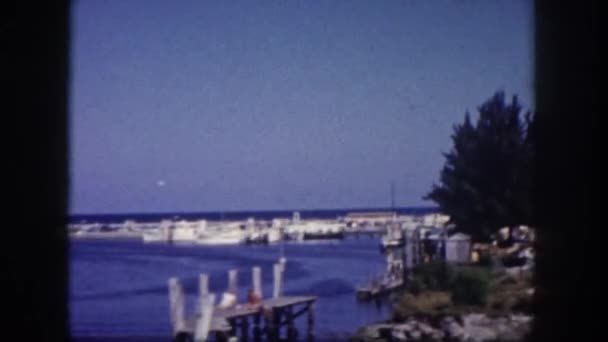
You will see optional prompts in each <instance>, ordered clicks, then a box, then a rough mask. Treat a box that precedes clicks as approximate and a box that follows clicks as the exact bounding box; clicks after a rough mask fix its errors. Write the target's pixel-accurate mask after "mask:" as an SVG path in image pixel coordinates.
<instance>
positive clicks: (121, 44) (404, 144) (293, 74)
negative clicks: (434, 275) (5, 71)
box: [70, 0, 534, 214]
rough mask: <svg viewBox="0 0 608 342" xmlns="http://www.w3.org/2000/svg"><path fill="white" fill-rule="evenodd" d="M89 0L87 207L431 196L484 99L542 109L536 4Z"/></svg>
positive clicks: (80, 42)
mask: <svg viewBox="0 0 608 342" xmlns="http://www.w3.org/2000/svg"><path fill="white" fill-rule="evenodd" d="M72 6H73V7H72V43H71V44H72V48H71V59H72V60H71V68H72V69H71V89H70V91H71V96H70V184H71V186H70V212H71V213H72V214H87V213H90V214H93V213H95V214H101V213H136V212H137V213H148V212H188V211H203V212H205V211H238V210H295V209H299V210H304V209H332V208H363V207H388V206H390V203H391V198H390V187H391V183H394V184H395V190H396V193H395V203H396V205H398V206H432V205H433V203H432V202H427V201H424V200H423V199H422V197H423V196H424V195H425V194H426V193H427V192H428V191H429V190H430V188H431V186H432V184H433V183H434V182H436V181H437V180H438V177H439V172H440V170H441V167H442V166H443V163H444V158H443V156H442V153H443V152H447V151H449V150H450V148H451V138H450V136H451V134H452V129H453V125H454V124H457V123H459V122H462V121H463V119H464V114H465V112H466V111H467V110H468V111H471V112H472V113H475V112H476V109H477V107H478V106H479V105H480V104H481V103H483V102H484V101H485V100H487V99H488V98H489V97H490V96H492V95H493V94H494V92H496V91H497V90H504V91H505V93H506V95H507V96H511V95H513V94H517V95H518V96H519V98H520V100H521V102H522V103H523V105H524V108H526V109H533V91H532V89H533V78H532V77H533V56H534V51H533V47H534V42H533V2H532V1H531V0H530V1H515V0H502V1H501V0H493V1H482V0H478V1H440V0H437V1H428V0H420V1H415V0H409V1H405V0H404V1H391V0H386V1H337V0H336V1H314V0H308V1H288V0H281V1H278V0H276V1H270V0H268V1H244V0H243V1H229V0H226V1H179V2H177V1H152V0H141V1H133V0H124V1H95V0H86V1H84V0H81V1H74V2H73V5H72ZM473 117H475V115H474V116H473Z"/></svg>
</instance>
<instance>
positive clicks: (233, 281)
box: [228, 269, 237, 295]
mask: <svg viewBox="0 0 608 342" xmlns="http://www.w3.org/2000/svg"><path fill="white" fill-rule="evenodd" d="M228 291H230V292H232V293H234V294H235V295H236V293H237V292H236V291H237V270H235V269H232V270H230V271H228Z"/></svg>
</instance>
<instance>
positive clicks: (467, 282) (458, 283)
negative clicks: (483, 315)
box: [451, 269, 490, 305]
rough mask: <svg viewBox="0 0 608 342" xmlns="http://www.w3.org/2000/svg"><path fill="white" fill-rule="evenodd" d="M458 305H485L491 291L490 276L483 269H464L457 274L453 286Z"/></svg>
mask: <svg viewBox="0 0 608 342" xmlns="http://www.w3.org/2000/svg"><path fill="white" fill-rule="evenodd" d="M451 290H452V300H453V301H454V303H456V304H464V305H485V304H486V300H487V297H488V293H489V290H490V276H489V274H488V272H487V271H485V270H483V269H463V270H461V271H459V272H457V273H456V275H455V277H454V281H453V282H452V286H451Z"/></svg>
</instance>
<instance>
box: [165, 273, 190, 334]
mask: <svg viewBox="0 0 608 342" xmlns="http://www.w3.org/2000/svg"><path fill="white" fill-rule="evenodd" d="M169 310H170V314H171V323H172V325H173V336H175V335H177V334H178V333H179V332H180V331H184V330H185V328H186V323H185V320H184V292H183V289H182V286H181V284H180V282H179V279H177V278H170V279H169Z"/></svg>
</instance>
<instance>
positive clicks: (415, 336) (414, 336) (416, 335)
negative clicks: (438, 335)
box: [409, 330, 422, 341]
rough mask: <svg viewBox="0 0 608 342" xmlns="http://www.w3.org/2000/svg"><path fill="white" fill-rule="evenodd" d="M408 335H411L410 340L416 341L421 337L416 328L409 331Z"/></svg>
mask: <svg viewBox="0 0 608 342" xmlns="http://www.w3.org/2000/svg"><path fill="white" fill-rule="evenodd" d="M409 337H411V339H412V340H414V341H417V340H420V338H422V334H421V333H420V331H418V330H412V331H410V333H409Z"/></svg>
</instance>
